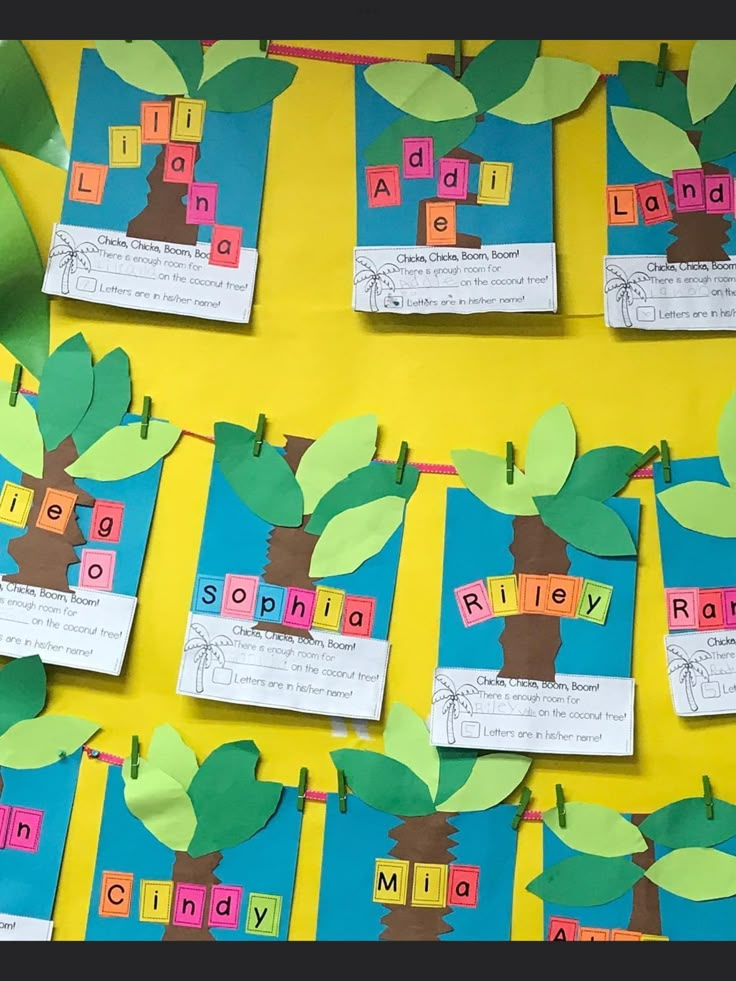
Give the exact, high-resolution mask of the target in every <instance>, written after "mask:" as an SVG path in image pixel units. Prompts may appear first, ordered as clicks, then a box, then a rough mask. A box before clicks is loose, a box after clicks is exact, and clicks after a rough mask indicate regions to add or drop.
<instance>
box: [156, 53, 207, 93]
mask: <svg viewBox="0 0 736 981" xmlns="http://www.w3.org/2000/svg"><path fill="white" fill-rule="evenodd" d="M156 44H157V45H158V46H159V47H160V48H163V50H164V51H165V52H166V54H167V55H168V56H169V58H171V60H172V61H173V62H174V64H175V65H176V67H177V68H178V69H179V71H180V72H181V77H182V78H183V79H184V84H185V85H186V87H187V94H188V95H190V96H191V95H194V93H195V92H196V91H197V88H198V86H199V80H200V78H201V77H202V67H203V60H204V55H203V52H202V42H201V41H156Z"/></svg>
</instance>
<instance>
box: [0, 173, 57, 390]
mask: <svg viewBox="0 0 736 981" xmlns="http://www.w3.org/2000/svg"><path fill="white" fill-rule="evenodd" d="M0 227H2V249H0V344H3V346H4V347H6V348H7V350H8V351H10V353H11V354H12V355H13V357H14V358H17V359H18V361H20V363H21V364H22V365H23V366H24V367H25V368H27V369H28V371H31V372H33V374H34V375H35V376H36V378H40V377H41V371H42V369H43V366H44V364H45V362H46V358H47V357H48V353H49V331H50V328H49V323H50V314H49V297H48V295H47V294H46V293H42V292H41V286H42V284H43V275H44V267H43V263H42V262H41V256H40V254H39V251H38V246H37V245H36V239H35V238H34V237H33V232H32V231H31V226H30V225H29V224H28V219H27V218H26V215H25V212H24V211H23V207H22V205H21V203H20V201H19V200H18V198H17V197H16V194H15V191H14V190H13V188H12V186H11V185H10V182H9V181H8V178H7V176H6V175H5V172H4V170H3V169H2V167H0Z"/></svg>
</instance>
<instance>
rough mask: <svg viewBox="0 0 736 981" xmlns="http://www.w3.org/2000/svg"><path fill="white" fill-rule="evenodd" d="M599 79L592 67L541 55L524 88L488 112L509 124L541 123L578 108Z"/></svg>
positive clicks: (578, 62) (566, 59)
mask: <svg viewBox="0 0 736 981" xmlns="http://www.w3.org/2000/svg"><path fill="white" fill-rule="evenodd" d="M599 78H600V73H599V72H598V70H597V69H596V68H593V67H592V66H591V65H586V64H584V63H583V62H582V61H571V60H570V59H569V58H549V57H546V56H545V55H540V57H539V58H537V59H536V61H535V62H534V65H533V67H532V70H531V72H530V73H529V77H528V78H527V80H526V82H525V83H524V85H523V86H522V87H521V88H520V89H519V91H518V92H516V93H515V94H514V95H512V96H511V97H510V98H509V99H505V100H504V101H503V102H500V103H499V104H498V105H496V106H493V108H492V109H490V110H489V111H490V112H491V113H492V114H493V115H494V116H500V117H501V119H509V120H511V122H512V123H525V124H533V123H543V122H545V121H546V120H548V119H558V118H559V117H560V116H565V115H567V113H569V112H574V111H575V110H576V109H579V108H580V106H581V105H582V104H583V102H584V101H585V99H586V97H587V96H588V93H589V92H590V90H591V89H592V88H593V86H594V85H595V83H596V82H597V81H598V79H599Z"/></svg>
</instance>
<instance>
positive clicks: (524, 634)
mask: <svg viewBox="0 0 736 981" xmlns="http://www.w3.org/2000/svg"><path fill="white" fill-rule="evenodd" d="M513 528H514V537H513V540H512V542H511V546H510V552H511V554H512V555H513V556H514V569H513V571H514V574H515V575H517V576H518V575H519V574H520V573H524V574H525V575H535V576H547V575H556V576H566V575H567V573H568V570H569V568H570V559H569V558H568V555H567V544H566V542H565V541H564V539H562V538H560V536H559V535H556V534H555V533H554V532H553V531H552V530H551V529H549V528H548V527H547V526H546V525H545V524H544V522H543V521H542V519H541V518H540V517H539V515H538V514H531V515H526V514H524V515H517V516H516V517H515V518H514V521H513ZM500 642H501V647H502V648H503V667H502V668H501V670H500V671H499V672H498V677H499V678H532V679H534V680H535V681H554V680H555V659H556V657H557V654H558V652H559V650H560V644H561V642H562V641H561V637H560V620H559V617H556V616H546V615H543V614H538V613H519V614H517V615H515V616H507V617H506V623H505V626H504V628H503V631H502V632H501V637H500Z"/></svg>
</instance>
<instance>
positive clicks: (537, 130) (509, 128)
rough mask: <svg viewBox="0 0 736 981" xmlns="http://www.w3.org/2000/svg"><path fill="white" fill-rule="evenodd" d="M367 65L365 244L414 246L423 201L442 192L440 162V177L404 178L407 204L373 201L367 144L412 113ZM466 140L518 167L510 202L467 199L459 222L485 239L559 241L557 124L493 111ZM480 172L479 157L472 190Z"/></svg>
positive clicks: (359, 160)
mask: <svg viewBox="0 0 736 981" xmlns="http://www.w3.org/2000/svg"><path fill="white" fill-rule="evenodd" d="M364 72H365V68H356V69H355V137H356V190H357V201H358V238H357V244H358V245H364V246H372V245H412V244H415V243H416V229H417V206H418V203H419V201H420V200H422V199H423V198H428V197H434V196H435V194H436V188H437V177H436V174H437V163H436V162H435V177H427V178H416V179H414V178H413V179H412V180H403V179H402V181H401V205H400V206H398V207H391V208H371V207H369V206H368V201H367V197H366V184H365V166H366V162H365V158H364V156H363V153H364V150H365V148H366V147H368V146H369V145H370V144H371V143H372V142H373V140H374V139H376V137H378V136H380V135H381V133H382V132H383V131H384V129H386V127H387V126H389V125H390V124H391V123H393V122H394V121H395V120H396V119H399V118H401V116H403V115H404V113H402V112H401V110H400V109H397V108H395V106H392V105H391V103H390V102H387V101H386V100H385V99H383V98H382V97H381V96H380V95H379V94H378V93H377V92H376V91H375V90H374V89H372V88H371V87H370V86H369V85H368V83H367V82H366V81H365V78H364ZM462 146H463V147H464V148H465V149H466V150H471V151H473V152H474V153H477V154H478V155H479V156H481V157H483V159H484V160H492V161H497V162H507V163H513V165H514V171H513V178H512V184H511V199H510V201H509V203H508V204H507V205H485V204H484V205H478V206H477V207H476V206H472V205H467V206H462V205H459V206H458V209H457V222H458V229H460V230H461V231H463V232H465V233H467V234H469V235H478V236H480V240H481V242H482V244H483V245H502V244H504V243H512V242H513V243H515V244H516V243H527V242H552V241H553V233H552V123H551V122H544V123H535V124H534V125H529V126H526V125H522V124H520V123H512V122H510V121H509V120H508V119H500V118H499V117H497V116H492V115H491V114H490V113H486V114H485V116H484V118H483V121H482V122H479V123H477V124H476V127H475V130H474V131H473V133H472V134H471V135H470V137H468V139H467V140H466V141H465V142H464V143H463V144H462ZM399 172H401V165H399ZM478 172H479V166H478V164H472V163H471V165H470V171H469V177H468V190H469V191H476V190H477V189H478Z"/></svg>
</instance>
